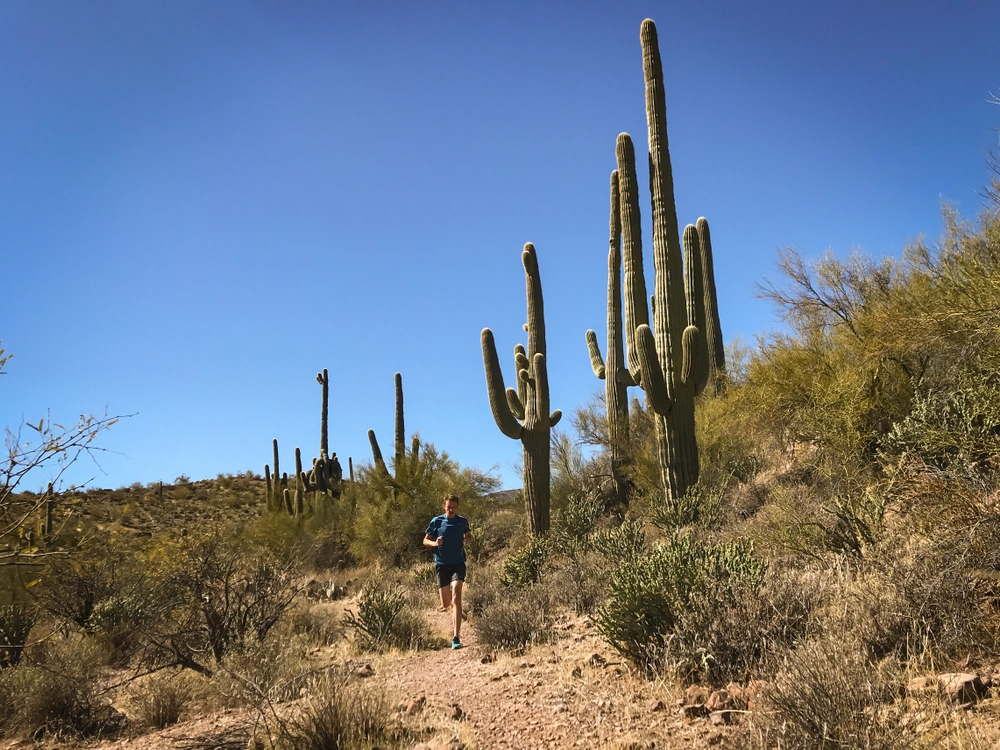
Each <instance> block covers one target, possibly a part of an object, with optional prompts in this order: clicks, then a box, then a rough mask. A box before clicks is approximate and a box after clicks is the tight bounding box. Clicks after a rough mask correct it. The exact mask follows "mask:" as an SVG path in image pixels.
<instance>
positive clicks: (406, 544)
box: [351, 443, 499, 565]
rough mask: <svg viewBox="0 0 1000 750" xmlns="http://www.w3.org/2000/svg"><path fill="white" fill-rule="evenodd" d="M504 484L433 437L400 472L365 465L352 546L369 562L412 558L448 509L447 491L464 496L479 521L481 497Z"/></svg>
mask: <svg viewBox="0 0 1000 750" xmlns="http://www.w3.org/2000/svg"><path fill="white" fill-rule="evenodd" d="M498 484H499V483H498V481H497V479H496V478H495V477H493V476H491V475H489V474H484V473H482V472H479V471H476V470H474V469H463V468H462V467H460V466H459V465H458V462H457V461H454V460H452V459H451V458H449V457H448V454H447V453H445V452H443V451H442V452H440V453H439V452H438V451H437V449H436V448H435V447H434V445H433V444H430V443H428V444H426V445H424V446H422V447H421V449H420V451H419V453H418V454H417V455H416V456H413V455H412V454H411V455H410V456H408V457H407V458H406V459H405V460H404V462H403V463H402V464H401V465H400V466H396V467H395V477H393V476H391V475H390V474H388V473H387V472H386V471H384V470H383V469H382V468H381V467H379V466H378V465H367V466H361V467H360V468H359V469H358V470H357V482H356V483H355V486H354V488H353V491H352V501H353V502H354V503H355V504H356V505H355V516H354V528H353V543H352V545H351V551H352V552H353V553H354V555H355V557H357V559H358V560H359V561H361V562H363V563H376V562H379V563H384V564H388V565H401V564H404V563H408V562H412V561H413V560H414V559H416V558H417V557H418V556H419V554H420V553H421V552H422V550H424V549H425V548H424V547H423V539H424V531H425V530H426V528H427V524H428V522H429V521H430V520H431V519H432V518H433V517H434V516H437V515H440V514H441V513H442V512H443V510H442V500H443V498H444V496H445V495H447V494H454V495H457V496H458V497H459V498H460V500H461V505H460V507H459V513H460V514H462V515H463V516H465V517H467V518H469V519H470V522H471V523H472V525H473V526H475V520H476V519H477V518H479V517H481V514H482V510H481V508H480V504H479V503H477V500H478V499H479V498H481V497H482V496H483V495H485V494H487V493H489V492H491V491H493V490H495V489H497V486H498Z"/></svg>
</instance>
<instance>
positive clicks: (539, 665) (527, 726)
mask: <svg viewBox="0 0 1000 750" xmlns="http://www.w3.org/2000/svg"><path fill="white" fill-rule="evenodd" d="M424 615H425V617H426V618H427V621H428V622H429V623H430V624H431V627H432V629H433V631H434V635H437V636H440V637H442V638H444V637H447V640H448V642H449V643H450V641H451V634H452V630H451V613H450V612H447V613H442V612H438V611H437V610H436V609H431V610H427V611H426V612H425V613H424ZM551 636H552V637H551V638H550V640H549V641H548V642H547V643H543V644H537V645H535V646H532V647H531V648H529V649H527V650H526V651H525V652H524V653H523V654H518V655H511V654H500V655H498V656H494V655H493V654H491V653H490V652H489V651H488V650H487V649H485V648H484V647H483V646H482V645H481V644H480V643H479V642H478V638H477V633H476V629H475V627H474V626H473V625H472V624H471V623H469V622H467V623H465V624H464V625H463V627H462V642H463V648H461V649H457V650H453V649H451V648H444V649H441V650H437V651H428V650H424V651H407V652H403V653H391V654H385V655H371V656H370V657H368V656H362V657H354V658H353V659H352V664H354V665H358V664H363V663H369V664H370V665H371V667H372V674H371V676H370V677H367V678H364V680H365V683H373V684H374V685H376V686H384V688H385V690H386V692H387V693H388V695H389V697H390V698H391V700H392V701H393V704H394V705H395V706H396V707H397V711H398V713H397V718H398V720H399V721H400V722H401V723H402V724H403V725H404V726H406V727H407V728H408V729H409V730H411V731H412V732H413V733H414V735H415V736H416V737H418V738H419V739H415V740H414V741H413V743H411V745H410V746H411V747H412V746H414V745H419V744H420V743H423V745H424V747H425V748H428V750H448V749H451V750H456V749H457V748H459V747H463V746H464V748H466V750H494V749H496V750H505V749H511V750H513V749H514V748H517V750H535V749H536V748H544V749H545V750H555V749H561V748H599V749H601V748H603V749H605V750H640V749H643V750H645V749H647V748H656V749H657V750H663V749H664V748H681V747H683V748H708V747H713V748H725V747H730V746H731V745H730V744H729V742H728V738H727V733H728V732H730V731H731V730H729V729H727V728H718V729H717V728H715V727H712V726H711V725H709V724H708V722H707V721H706V720H696V721H694V722H693V723H692V722H688V721H686V720H684V719H683V718H682V717H681V715H680V710H679V708H678V704H677V700H678V698H679V697H680V692H679V689H678V688H676V687H675V686H671V685H667V684H666V683H664V682H662V681H654V682H650V681H648V680H646V679H644V678H642V677H640V676H638V675H634V674H632V673H631V672H630V671H629V670H628V668H627V667H626V666H625V664H623V663H622V662H621V660H620V658H619V657H618V656H617V655H616V654H615V653H614V652H613V651H612V650H611V649H610V648H609V647H608V646H607V644H605V643H604V641H603V640H602V639H601V638H600V637H599V635H598V634H597V632H596V631H595V629H594V627H593V624H592V623H591V622H590V621H589V620H588V619H587V618H585V617H568V616H564V617H562V618H560V619H558V620H557V621H556V622H555V623H554V625H553V628H552V632H551ZM324 651H325V650H324ZM341 653H342V652H341ZM329 656H331V657H332V656H333V653H332V652H331V653H330V654H329ZM319 658H320V659H323V658H324V655H319ZM354 679H361V678H357V677H356V678H354ZM420 698H424V699H425V701H424V703H423V705H422V708H421V709H420V710H419V711H416V712H414V713H412V714H407V713H406V711H405V708H406V706H407V704H408V703H409V702H410V701H411V700H413V699H418V700H419V699H420ZM455 704H457V705H458V706H459V708H461V710H462V716H461V718H459V719H455V718H453V711H454V709H453V706H454V705H455ZM239 719H240V712H237V711H227V712H220V713H216V714H212V715H209V716H203V717H200V718H198V719H194V720H192V721H188V722H183V723H181V724H177V725H175V726H172V727H169V728H168V729H165V730H162V731H160V732H154V733H151V734H147V735H144V736H141V737H136V738H134V739H121V740H117V741H105V742H102V743H100V744H98V745H96V746H92V747H93V748H94V750H111V748H118V747H128V748H129V749H130V750H175V748H177V747H178V744H177V742H178V740H180V739H183V738H190V737H192V736H196V735H206V734H210V733H215V732H218V731H220V730H221V729H223V728H224V727H226V726H229V725H234V724H236V723H238V721H239ZM455 739H457V742H455V741H453V740H455ZM460 743H461V744H460ZM0 747H3V746H0Z"/></svg>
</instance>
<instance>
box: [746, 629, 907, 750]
mask: <svg viewBox="0 0 1000 750" xmlns="http://www.w3.org/2000/svg"><path fill="white" fill-rule="evenodd" d="M901 680H902V676H901V673H900V670H899V664H898V663H897V662H895V661H893V660H889V661H886V662H881V663H875V662H872V661H871V660H870V659H869V658H868V656H867V655H866V654H865V651H864V649H863V648H858V647H857V645H856V644H852V643H849V642H847V643H845V642H843V641H836V640H834V639H830V638H827V639H822V640H815V641H810V642H808V643H806V644H803V645H802V646H801V647H799V648H798V649H795V650H794V651H792V652H790V653H789V655H788V657H787V659H786V661H785V663H784V666H783V668H782V669H781V671H780V672H779V673H778V674H777V675H776V676H775V678H774V680H773V682H771V683H769V684H768V685H767V686H766V687H765V688H764V689H763V690H762V693H761V701H762V703H763V705H762V707H761V709H760V710H758V711H755V714H754V723H755V724H756V729H757V730H758V740H761V739H763V741H762V742H761V745H762V746H766V747H769V748H771V747H773V748H782V749H787V750H792V749H793V748H795V749H796V750H832V748H847V747H850V748H866V750H902V749H904V748H909V747H913V746H915V744H916V736H915V735H914V734H913V733H910V732H908V731H907V730H906V729H905V728H904V727H903V726H902V725H901V722H900V719H901V712H900V711H898V710H896V708H895V707H894V706H893V703H894V700H895V699H896V698H897V697H898V695H899V685H900V683H901Z"/></svg>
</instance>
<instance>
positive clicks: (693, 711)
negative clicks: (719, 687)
mask: <svg viewBox="0 0 1000 750" xmlns="http://www.w3.org/2000/svg"><path fill="white" fill-rule="evenodd" d="M681 713H683V714H684V718H685V719H697V718H699V717H701V716H708V709H707V708H705V704H704V703H688V704H686V705H685V706H684V707H683V708H681Z"/></svg>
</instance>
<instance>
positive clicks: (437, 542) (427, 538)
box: [424, 534, 444, 547]
mask: <svg viewBox="0 0 1000 750" xmlns="http://www.w3.org/2000/svg"><path fill="white" fill-rule="evenodd" d="M442 541H444V540H443V539H442V538H441V537H437V538H436V539H435V538H434V537H432V536H431V535H430V534H424V546H425V547H440V546H441V542H442Z"/></svg>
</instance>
